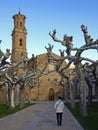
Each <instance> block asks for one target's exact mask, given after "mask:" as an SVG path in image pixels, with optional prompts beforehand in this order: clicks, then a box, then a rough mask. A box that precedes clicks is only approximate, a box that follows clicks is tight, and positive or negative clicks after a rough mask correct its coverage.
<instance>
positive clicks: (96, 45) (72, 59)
mask: <svg viewBox="0 0 98 130" xmlns="http://www.w3.org/2000/svg"><path fill="white" fill-rule="evenodd" d="M81 30H82V31H83V33H84V39H85V42H86V44H85V45H83V46H81V47H80V48H74V47H73V44H72V40H73V37H72V36H67V35H64V38H63V40H59V39H58V38H57V37H56V30H54V31H53V33H51V32H50V33H49V35H50V36H51V37H52V39H53V40H54V41H55V42H59V43H61V44H62V45H63V46H65V47H66V53H67V56H63V59H62V58H60V59H59V60H56V61H57V64H59V62H61V61H62V60H66V59H67V60H68V64H67V65H65V67H64V68H62V69H60V64H59V67H58V68H56V70H57V71H58V70H59V71H60V73H61V74H63V72H64V71H65V70H66V69H67V68H68V67H69V66H70V65H71V64H72V63H73V64H74V65H75V71H76V73H77V75H78V79H79V92H80V94H79V95H80V114H81V116H86V115H87V109H86V93H85V91H86V90H85V77H84V74H83V69H82V66H83V65H82V61H83V60H85V61H89V62H91V63H95V62H96V61H94V60H92V59H89V58H85V57H82V56H81V55H82V53H83V52H84V51H86V50H88V49H96V50H97V51H98V39H97V40H96V41H93V39H92V38H91V36H90V35H88V31H87V27H85V26H84V25H81ZM72 51H75V55H71V52H72ZM48 59H49V60H55V58H54V57H52V55H50V54H49V55H48Z"/></svg>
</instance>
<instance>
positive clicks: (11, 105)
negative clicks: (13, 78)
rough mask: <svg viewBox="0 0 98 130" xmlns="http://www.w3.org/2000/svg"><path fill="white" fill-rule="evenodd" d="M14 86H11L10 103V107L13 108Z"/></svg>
mask: <svg viewBox="0 0 98 130" xmlns="http://www.w3.org/2000/svg"><path fill="white" fill-rule="evenodd" d="M14 96H15V94H14V88H11V103H10V108H11V109H13V108H15V101H14Z"/></svg>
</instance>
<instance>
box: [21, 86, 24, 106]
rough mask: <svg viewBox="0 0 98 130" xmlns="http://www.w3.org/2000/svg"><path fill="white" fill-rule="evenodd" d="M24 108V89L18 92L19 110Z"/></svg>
mask: <svg viewBox="0 0 98 130" xmlns="http://www.w3.org/2000/svg"><path fill="white" fill-rule="evenodd" d="M23 107H24V87H21V90H20V108H23Z"/></svg>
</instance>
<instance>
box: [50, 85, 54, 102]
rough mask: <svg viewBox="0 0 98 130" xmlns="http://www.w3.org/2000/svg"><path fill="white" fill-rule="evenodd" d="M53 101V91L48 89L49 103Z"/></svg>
mask: <svg viewBox="0 0 98 130" xmlns="http://www.w3.org/2000/svg"><path fill="white" fill-rule="evenodd" d="M53 100H54V89H53V88H50V89H49V101H53Z"/></svg>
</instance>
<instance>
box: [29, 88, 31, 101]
mask: <svg viewBox="0 0 98 130" xmlns="http://www.w3.org/2000/svg"><path fill="white" fill-rule="evenodd" d="M30 95H31V88H30V87H29V92H28V103H31V99H30Z"/></svg>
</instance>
